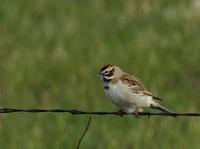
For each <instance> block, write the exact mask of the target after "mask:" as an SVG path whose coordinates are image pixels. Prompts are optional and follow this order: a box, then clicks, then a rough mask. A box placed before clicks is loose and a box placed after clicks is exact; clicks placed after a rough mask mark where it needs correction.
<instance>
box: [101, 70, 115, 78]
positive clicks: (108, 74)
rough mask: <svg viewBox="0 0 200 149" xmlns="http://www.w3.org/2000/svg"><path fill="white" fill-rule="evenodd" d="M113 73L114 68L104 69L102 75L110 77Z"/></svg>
mask: <svg viewBox="0 0 200 149" xmlns="http://www.w3.org/2000/svg"><path fill="white" fill-rule="evenodd" d="M113 73H114V68H113V69H112V70H111V71H109V72H107V71H106V72H105V73H104V74H103V75H104V76H107V77H111V76H113Z"/></svg>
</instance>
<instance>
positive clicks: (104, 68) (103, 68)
mask: <svg viewBox="0 0 200 149" xmlns="http://www.w3.org/2000/svg"><path fill="white" fill-rule="evenodd" d="M112 66H113V65H111V64H107V65H105V66H103V67H102V68H101V70H100V71H101V72H102V71H104V70H106V69H107V68H108V67H112Z"/></svg>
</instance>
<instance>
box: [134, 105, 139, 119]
mask: <svg viewBox="0 0 200 149" xmlns="http://www.w3.org/2000/svg"><path fill="white" fill-rule="evenodd" d="M138 112H139V108H138V107H135V111H134V115H135V117H136V118H139V115H138Z"/></svg>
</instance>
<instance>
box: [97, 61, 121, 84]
mask: <svg viewBox="0 0 200 149" xmlns="http://www.w3.org/2000/svg"><path fill="white" fill-rule="evenodd" d="M122 74H123V71H122V70H121V69H120V68H119V67H118V66H116V65H112V64H107V65H105V66H103V67H102V68H101V69H100V72H99V75H98V76H99V77H100V79H101V80H102V81H104V82H110V81H111V80H113V79H118V78H119V77H120V76H121V75H122Z"/></svg>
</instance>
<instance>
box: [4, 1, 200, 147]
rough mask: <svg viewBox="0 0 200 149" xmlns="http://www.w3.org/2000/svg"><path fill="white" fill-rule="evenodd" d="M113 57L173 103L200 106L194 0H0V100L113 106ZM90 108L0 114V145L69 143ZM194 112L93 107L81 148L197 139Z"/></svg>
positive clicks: (199, 16) (199, 130)
mask: <svg viewBox="0 0 200 149" xmlns="http://www.w3.org/2000/svg"><path fill="white" fill-rule="evenodd" d="M106 63H112V64H116V65H119V66H120V67H122V68H123V69H124V70H125V71H127V72H129V73H132V74H134V75H136V76H139V77H140V78H141V80H142V82H143V83H144V84H145V86H146V87H147V88H148V89H149V90H150V91H152V92H153V93H155V95H157V96H159V97H161V98H163V99H164V101H163V102H162V104H163V105H165V106H167V107H168V108H170V109H172V110H174V111H182V112H188V111H200V93H199V90H200V66H199V65H200V3H199V1H198V0H190V1H188V0H177V1H174V0H169V1H165V0H154V1H149V0H143V1H141V0H120V1H115V0H86V1H83V0H61V1H56V0H34V1H33V0H0V106H1V107H11V108H75V109H80V110H86V111H114V110H117V108H116V107H115V106H113V105H112V104H111V103H110V102H109V101H108V100H107V99H106V97H105V95H104V92H103V89H102V86H101V83H100V81H99V80H98V79H97V78H96V74H97V73H98V71H99V68H100V67H101V66H102V65H104V64H106ZM87 120H88V116H71V115H68V114H64V113H63V114H22V113H21V114H19V113H18V114H1V115H0V148H6V149H56V148H59V149H64V148H65V149H66V148H69V149H71V148H75V147H76V145H77V142H78V139H79V138H80V134H81V133H82V132H83V130H84V128H85V125H86V123H87ZM199 138H200V119H199V118H189V117H188V118H180V119H174V118H164V117H152V118H151V119H148V118H145V117H142V118H139V119H136V118H134V117H132V116H127V117H124V118H120V117H114V116H102V117H98V116H96V117H93V119H92V123H91V127H90V130H89V131H88V133H87V135H86V137H85V138H84V140H83V142H82V144H81V148H83V149H93V148H97V149H133V148H134V149H141V148H144V149H169V148H173V149H177V148H182V149H197V148H200V140H199Z"/></svg>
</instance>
